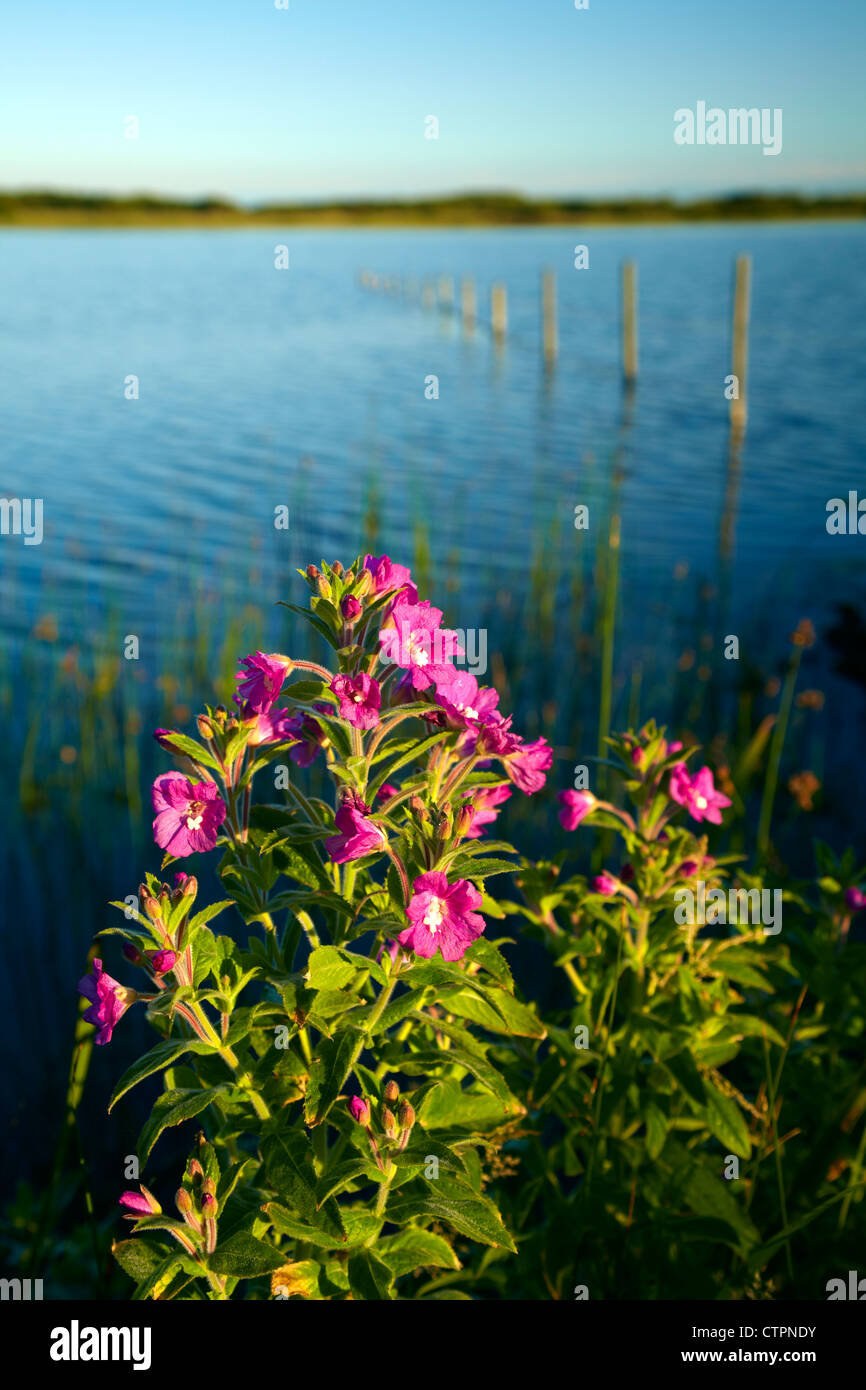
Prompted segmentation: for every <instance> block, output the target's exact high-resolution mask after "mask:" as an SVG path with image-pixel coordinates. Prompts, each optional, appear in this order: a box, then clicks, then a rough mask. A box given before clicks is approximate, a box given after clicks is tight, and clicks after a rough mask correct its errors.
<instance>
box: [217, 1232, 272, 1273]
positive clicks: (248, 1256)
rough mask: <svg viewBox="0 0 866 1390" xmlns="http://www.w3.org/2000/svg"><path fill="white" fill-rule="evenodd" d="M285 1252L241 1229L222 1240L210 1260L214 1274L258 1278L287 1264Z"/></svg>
mask: <svg viewBox="0 0 866 1390" xmlns="http://www.w3.org/2000/svg"><path fill="white" fill-rule="evenodd" d="M285 1262H286V1257H285V1253H283V1254H280V1252H279V1250H275V1249H274V1248H273V1246H272V1245H267V1244H266V1243H265V1241H263V1240H257V1239H256V1237H255V1236H252V1235H250V1234H249V1232H248V1231H239V1232H238V1233H237V1235H233V1236H229V1238H228V1240H226V1241H222V1242H220V1244H219V1245H217V1248H216V1250H214V1252H213V1254H212V1255H211V1257H210V1259H209V1260H208V1267H209V1268H210V1269H211V1270H212V1271H213V1273H214V1274H230V1275H232V1277H233V1278H235V1279H256V1278H258V1277H259V1275H261V1274H270V1272H271V1270H274V1269H279V1268H280V1266H281V1265H283V1264H285Z"/></svg>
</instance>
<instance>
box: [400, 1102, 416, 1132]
mask: <svg viewBox="0 0 866 1390" xmlns="http://www.w3.org/2000/svg"><path fill="white" fill-rule="evenodd" d="M397 1123H398V1124H399V1126H400V1128H401V1129H411V1128H412V1126H413V1125H414V1123H415V1111H414V1110H413V1109H412V1107H411V1105H410V1104H409V1102H408V1100H401V1102H400V1107H399V1109H398V1111H397Z"/></svg>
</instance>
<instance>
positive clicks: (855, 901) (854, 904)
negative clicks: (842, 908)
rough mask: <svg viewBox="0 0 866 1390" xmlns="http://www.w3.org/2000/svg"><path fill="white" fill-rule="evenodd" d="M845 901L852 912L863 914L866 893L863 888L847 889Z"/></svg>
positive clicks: (865, 905) (865, 904)
mask: <svg viewBox="0 0 866 1390" xmlns="http://www.w3.org/2000/svg"><path fill="white" fill-rule="evenodd" d="M845 901H846V903H847V904H848V906H849V907H850V908H851V910H852V912H862V911H863V909H864V907H866V893H864V892H863V890H862V889H861V888H846V889H845Z"/></svg>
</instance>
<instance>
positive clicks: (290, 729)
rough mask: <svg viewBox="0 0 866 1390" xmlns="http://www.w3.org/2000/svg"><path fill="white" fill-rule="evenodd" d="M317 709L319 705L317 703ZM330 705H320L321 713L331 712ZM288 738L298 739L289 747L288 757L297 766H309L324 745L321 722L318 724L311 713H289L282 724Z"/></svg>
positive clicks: (324, 737)
mask: <svg viewBox="0 0 866 1390" xmlns="http://www.w3.org/2000/svg"><path fill="white" fill-rule="evenodd" d="M316 708H317V709H318V708H319V706H318V705H317V706H316ZM333 712H334V711H333V709H332V708H331V706H330V705H328V706H325V705H323V706H322V713H327V714H333ZM282 727H283V729H284V730H285V731H286V732H287V734H288V736H289V737H290V738H297V739H299V740H300V741H299V742H298V743H296V744H295V745H294V747H292V748H290V749H289V757H290V758H291V760H292V762H293V763H297V765H298V767H309V766H310V763H312V762H314V761H315V759H316V758H317V757H318V756H319V753H320V752H321V750H322V748H323V747H324V742H323V740H325V741H327V740H326V736H325V735H324V734H323V732H322V726H321V724H318V723H317V722H316V720H315V719H314V718H313V716H312V715H311V714H290V715H289V717H288V719H287V720H286V722H285V724H284V725H283V726H282Z"/></svg>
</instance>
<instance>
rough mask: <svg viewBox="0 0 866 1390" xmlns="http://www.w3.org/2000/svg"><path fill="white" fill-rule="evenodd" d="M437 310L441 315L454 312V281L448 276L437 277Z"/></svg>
mask: <svg viewBox="0 0 866 1390" xmlns="http://www.w3.org/2000/svg"><path fill="white" fill-rule="evenodd" d="M439 308H440V309H441V310H442V313H443V314H451V313H453V312H454V281H453V279H452V278H451V276H450V275H440V276H439Z"/></svg>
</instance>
